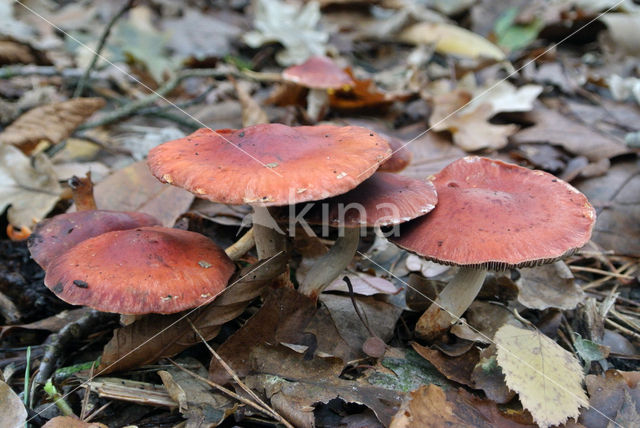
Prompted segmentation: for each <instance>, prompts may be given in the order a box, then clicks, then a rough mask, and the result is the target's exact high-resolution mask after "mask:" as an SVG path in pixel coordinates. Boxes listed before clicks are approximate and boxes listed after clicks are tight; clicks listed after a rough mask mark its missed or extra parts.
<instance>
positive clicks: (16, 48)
mask: <svg viewBox="0 0 640 428" xmlns="http://www.w3.org/2000/svg"><path fill="white" fill-rule="evenodd" d="M34 62H36V57H35V56H34V55H33V53H32V52H31V49H30V48H29V46H26V45H23V44H20V43H17V42H13V41H11V40H0V64H2V65H6V64H31V63H34Z"/></svg>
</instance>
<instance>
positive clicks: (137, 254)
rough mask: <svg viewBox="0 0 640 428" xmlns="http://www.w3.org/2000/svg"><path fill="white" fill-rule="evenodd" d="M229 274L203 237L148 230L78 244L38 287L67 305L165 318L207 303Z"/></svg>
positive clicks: (221, 257) (225, 259) (106, 235)
mask: <svg viewBox="0 0 640 428" xmlns="http://www.w3.org/2000/svg"><path fill="white" fill-rule="evenodd" d="M234 270H235V265H234V264H233V262H232V261H231V260H230V259H229V257H227V255H226V254H225V252H224V250H222V249H221V248H219V247H218V246H217V245H216V244H214V243H213V242H212V241H211V240H209V239H208V238H206V237H205V236H203V235H200V234H198V233H194V232H189V231H185V230H179V229H171V228H166V227H161V226H151V227H139V228H137V229H129V230H118V231H113V232H107V233H103V234H101V235H99V236H96V237H93V238H89V239H86V240H84V241H82V242H80V243H78V244H77V245H75V246H74V247H72V248H71V249H69V250H68V251H66V252H65V253H64V254H62V255H60V256H58V257H56V258H55V259H54V260H53V261H51V263H50V264H49V266H48V267H47V271H46V276H45V280H44V283H45V285H46V286H47V287H48V288H49V289H51V290H52V291H53V292H54V293H55V294H56V295H57V296H58V297H60V298H61V299H62V300H64V301H65V302H68V303H71V304H73V305H85V306H89V307H92V308H94V309H97V310H100V311H104V312H116V313H119V314H126V315H141V314H148V313H159V314H170V313H175V312H180V311H182V310H185V309H189V308H193V307H196V306H200V305H203V304H206V303H209V302H210V301H211V300H213V299H214V298H215V297H216V296H217V295H218V294H220V293H221V292H222V291H223V290H224V288H225V287H226V285H227V282H228V280H229V278H230V277H231V275H232V274H233V272H234Z"/></svg>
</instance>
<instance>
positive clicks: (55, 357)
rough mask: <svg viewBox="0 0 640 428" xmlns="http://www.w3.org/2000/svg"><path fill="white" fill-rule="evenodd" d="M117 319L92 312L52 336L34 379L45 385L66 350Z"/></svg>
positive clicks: (49, 338)
mask: <svg viewBox="0 0 640 428" xmlns="http://www.w3.org/2000/svg"><path fill="white" fill-rule="evenodd" d="M114 319H117V314H109V313H105V312H98V311H91V312H89V313H87V314H86V315H84V316H82V317H80V318H79V319H78V320H76V321H74V322H72V323H69V324H67V325H66V326H64V327H63V328H62V329H61V330H60V331H59V332H58V333H56V334H52V335H50V336H49V337H48V338H47V340H46V342H45V347H46V351H45V353H44V356H43V357H42V362H41V363H40V371H39V372H38V374H37V375H36V376H35V377H34V379H33V381H34V383H36V384H39V385H44V384H45V383H46V382H47V379H49V377H51V375H52V374H53V372H54V371H55V369H56V368H57V365H58V363H59V360H60V359H61V358H62V356H63V354H64V350H65V349H66V348H67V347H68V346H69V345H70V344H71V343H72V342H73V341H74V340H78V339H80V338H81V337H84V336H86V335H87V334H89V333H90V332H91V331H93V329H95V328H103V327H104V326H105V324H107V323H108V322H109V321H111V320H114Z"/></svg>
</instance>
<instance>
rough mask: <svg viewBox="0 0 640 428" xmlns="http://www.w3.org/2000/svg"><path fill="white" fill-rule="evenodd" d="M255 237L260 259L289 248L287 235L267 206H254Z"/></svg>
mask: <svg viewBox="0 0 640 428" xmlns="http://www.w3.org/2000/svg"><path fill="white" fill-rule="evenodd" d="M253 237H254V240H255V244H256V252H257V253H258V259H259V260H263V259H267V258H269V257H272V256H275V255H276V254H278V253H280V252H282V251H286V249H287V237H286V236H285V235H284V232H282V229H280V227H279V226H278V224H277V223H276V221H275V220H274V218H273V216H272V215H271V214H270V213H269V208H267V207H263V206H258V205H255V206H254V207H253Z"/></svg>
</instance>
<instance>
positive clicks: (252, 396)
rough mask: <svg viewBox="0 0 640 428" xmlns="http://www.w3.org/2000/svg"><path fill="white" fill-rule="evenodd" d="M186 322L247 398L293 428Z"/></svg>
mask: <svg viewBox="0 0 640 428" xmlns="http://www.w3.org/2000/svg"><path fill="white" fill-rule="evenodd" d="M187 321H188V322H189V324H190V325H191V328H192V329H193V331H195V333H196V334H197V335H198V336H199V337H200V340H202V343H204V345H205V346H206V347H207V349H208V350H209V352H211V355H213V356H214V357H215V358H216V360H217V361H218V363H219V364H220V365H221V366H222V367H223V368H224V369H225V370H226V372H227V373H229V375H230V376H231V377H232V378H233V380H234V381H235V382H236V383H237V384H238V386H240V388H242V389H243V390H244V391H245V392H246V393H247V394H249V396H250V397H251V398H253V399H254V400H256V402H257V403H258V404H259V405H260V406H262V407H264V409H265V410H268V411H269V414H270V415H271V416H273V417H274V418H276V420H278V422H280V423H281V424H283V425H285V426H286V427H289V428H293V425H291V424H290V423H289V422H287V420H286V419H284V418H283V417H282V416H280V414H279V413H278V412H276V411H275V410H273V409H271V407H270V406H269V405H268V404H266V403H265V402H264V401H262V400H261V399H260V397H258V396H257V395H256V394H255V393H254V392H253V391H252V390H251V388H249V387H248V386H247V385H245V384H244V382H242V381H241V380H240V378H239V377H238V375H237V374H236V372H235V371H234V370H233V369H232V368H231V367H229V365H228V364H227V362H226V361H225V360H223V359H222V357H221V356H220V355H218V353H217V352H216V351H215V350H214V349H213V348H212V347H211V345H209V344H208V343H207V341H206V340H205V338H204V337H203V336H202V334H200V331H199V330H198V329H197V328H196V326H195V325H193V323H192V322H191V320H190V319H189V318H187Z"/></svg>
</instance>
